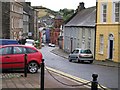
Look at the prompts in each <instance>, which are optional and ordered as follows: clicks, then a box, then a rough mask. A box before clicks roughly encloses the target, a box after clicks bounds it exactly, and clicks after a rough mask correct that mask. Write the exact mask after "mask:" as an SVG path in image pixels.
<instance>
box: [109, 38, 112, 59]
mask: <svg viewBox="0 0 120 90" xmlns="http://www.w3.org/2000/svg"><path fill="white" fill-rule="evenodd" d="M109 45H110V48H109V59H112V58H113V40H110V44H109Z"/></svg>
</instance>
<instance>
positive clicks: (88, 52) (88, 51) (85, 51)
mask: <svg viewBox="0 0 120 90" xmlns="http://www.w3.org/2000/svg"><path fill="white" fill-rule="evenodd" d="M80 53H84V54H91V53H92V52H91V51H90V49H87V50H81V51H80Z"/></svg>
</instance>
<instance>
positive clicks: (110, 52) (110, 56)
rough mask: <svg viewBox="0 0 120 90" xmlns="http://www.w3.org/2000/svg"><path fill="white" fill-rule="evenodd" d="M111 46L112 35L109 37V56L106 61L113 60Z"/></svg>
mask: <svg viewBox="0 0 120 90" xmlns="http://www.w3.org/2000/svg"><path fill="white" fill-rule="evenodd" d="M113 44H114V39H113V35H112V34H110V35H109V48H108V54H109V57H108V59H110V60H112V59H113Z"/></svg>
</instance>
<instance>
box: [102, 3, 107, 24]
mask: <svg viewBox="0 0 120 90" xmlns="http://www.w3.org/2000/svg"><path fill="white" fill-rule="evenodd" d="M104 6H106V9H104ZM107 8H108V5H107V3H102V4H101V17H102V18H101V21H102V23H106V22H107ZM104 20H105V21H104Z"/></svg>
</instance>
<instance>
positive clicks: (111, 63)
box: [51, 47, 120, 68]
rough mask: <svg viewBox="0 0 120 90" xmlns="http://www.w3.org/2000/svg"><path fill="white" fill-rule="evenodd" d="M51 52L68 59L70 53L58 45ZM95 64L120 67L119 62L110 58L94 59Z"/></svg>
mask: <svg viewBox="0 0 120 90" xmlns="http://www.w3.org/2000/svg"><path fill="white" fill-rule="evenodd" d="M51 52H52V53H54V54H56V55H59V56H61V57H63V58H66V59H68V53H66V52H64V51H63V50H62V49H59V48H58V47H57V48H55V49H53V50H52V51H51ZM93 64H96V65H102V66H108V67H119V68H120V64H119V63H116V62H112V61H109V60H106V61H102V60H94V62H93Z"/></svg>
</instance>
